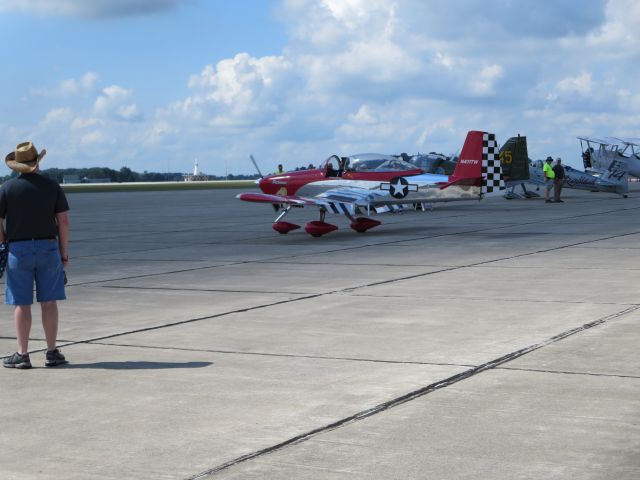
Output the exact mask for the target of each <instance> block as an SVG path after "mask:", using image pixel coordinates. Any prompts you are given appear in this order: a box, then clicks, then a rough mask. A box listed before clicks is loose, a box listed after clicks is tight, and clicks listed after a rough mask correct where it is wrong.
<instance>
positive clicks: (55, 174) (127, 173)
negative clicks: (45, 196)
mask: <svg viewBox="0 0 640 480" xmlns="http://www.w3.org/2000/svg"><path fill="white" fill-rule="evenodd" d="M40 173H41V174H42V175H44V176H46V177H49V178H51V179H52V180H55V181H56V182H58V183H63V182H64V178H65V177H76V178H77V179H78V180H79V181H81V182H87V183H88V182H91V181H95V180H105V181H110V182H116V183H124V182H180V181H182V179H183V174H182V173H181V172H165V173H159V172H147V171H146V170H145V171H144V172H142V173H139V172H134V171H133V170H131V169H130V168H129V167H122V168H121V169H120V170H114V169H112V168H108V167H91V168H47V169H45V170H42V171H41V172H40ZM17 175H18V174H17V173H16V172H13V173H12V174H11V175H6V176H5V177H4V178H3V179H2V181H3V182H5V181H7V180H9V179H10V178H12V177H16V176H17ZM207 177H208V180H250V179H254V178H258V176H257V175H232V174H229V175H227V176H217V175H207Z"/></svg>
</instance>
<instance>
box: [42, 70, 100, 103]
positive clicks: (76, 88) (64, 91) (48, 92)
mask: <svg viewBox="0 0 640 480" xmlns="http://www.w3.org/2000/svg"><path fill="white" fill-rule="evenodd" d="M98 81H99V77H98V75H97V74H96V73H94V72H87V73H85V74H84V75H83V76H82V77H80V78H78V79H76V78H66V79H64V80H62V81H60V83H59V84H58V86H57V87H56V88H40V89H34V90H32V91H31V94H32V95H36V96H45V97H72V96H77V95H89V94H91V93H93V90H94V88H95V86H96V84H97V82H98Z"/></svg>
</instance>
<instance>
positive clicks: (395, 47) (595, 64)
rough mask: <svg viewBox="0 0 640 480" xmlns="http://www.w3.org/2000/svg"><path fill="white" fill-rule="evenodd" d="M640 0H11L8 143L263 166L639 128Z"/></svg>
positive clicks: (552, 149) (567, 154) (546, 149)
mask: <svg viewBox="0 0 640 480" xmlns="http://www.w3.org/2000/svg"><path fill="white" fill-rule="evenodd" d="M638 25H640V2H636V1H635V0H608V1H607V0H582V1H581V0H553V1H552V0H549V1H545V0H519V1H514V0H447V1H445V0H278V1H276V0H262V1H258V0H241V1H237V2H231V1H226V0H208V1H207V0H93V1H91V2H88V1H84V0H55V1H54V0H0V32H2V33H0V36H1V39H0V40H1V41H0V53H1V58H2V59H3V60H4V64H5V68H4V69H3V74H2V77H1V78H0V86H1V88H2V95H1V96H0V108H1V111H2V112H3V115H2V116H0V144H1V146H2V148H3V153H4V154H6V153H8V152H9V151H11V150H12V149H13V148H14V147H15V145H16V144H17V143H18V142H20V141H23V140H26V139H30V140H33V142H34V143H35V144H36V146H37V147H39V148H47V151H48V155H47V157H46V158H45V163H43V168H47V167H91V166H107V167H111V168H115V169H119V168H120V167H122V166H127V167H129V168H132V169H134V170H137V171H144V170H148V171H161V172H162V171H167V170H170V171H183V172H187V171H190V170H192V169H193V163H194V159H196V158H197V159H198V161H199V164H200V167H201V169H202V170H203V171H205V172H206V173H210V174H224V173H225V171H229V172H230V173H249V172H251V171H252V166H251V164H250V163H249V160H248V155H249V154H250V153H253V154H254V155H255V156H256V158H257V159H258V161H259V162H260V163H261V164H262V165H264V170H267V171H268V170H272V169H273V168H274V167H275V165H277V164H278V163H283V164H284V165H285V166H286V167H287V168H293V167H295V166H298V165H307V164H309V163H314V164H317V163H318V162H319V161H321V160H322V159H324V158H326V157H327V156H329V155H330V154H333V153H338V154H343V155H344V154H351V153H357V152H365V151H376V152H383V153H399V152H403V151H404V152H409V153H416V152H425V151H441V152H444V153H451V152H453V151H455V150H457V149H458V148H459V147H460V145H461V142H462V141H463V139H464V136H465V134H466V131H467V130H487V131H491V132H495V133H496V134H497V135H498V139H499V140H501V141H505V140H506V139H507V138H508V137H509V136H511V135H515V134H516V133H520V134H522V135H526V136H527V137H528V140H529V152H530V156H531V157H533V158H542V157H546V156H547V155H553V156H558V155H560V156H562V157H563V159H564V160H565V162H566V163H568V164H570V165H574V166H579V165H580V157H579V154H580V151H579V143H578V141H577V140H576V138H575V137H576V135H584V134H586V135H589V134H592V135H598V136H606V135H614V136H630V137H639V136H640V90H639V87H638V85H640V82H639V81H638V78H639V75H640V47H639V45H640V29H638Z"/></svg>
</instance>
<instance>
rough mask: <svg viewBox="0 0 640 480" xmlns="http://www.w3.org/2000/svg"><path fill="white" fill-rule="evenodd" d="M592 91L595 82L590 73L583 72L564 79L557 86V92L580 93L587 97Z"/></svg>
mask: <svg viewBox="0 0 640 480" xmlns="http://www.w3.org/2000/svg"><path fill="white" fill-rule="evenodd" d="M592 89H593V80H592V78H591V73H589V72H582V73H581V74H580V75H577V76H575V77H567V78H563V79H562V80H560V81H559V82H558V84H557V85H556V91H557V92H559V93H569V94H571V93H579V94H581V95H587V94H589V93H591V90H592Z"/></svg>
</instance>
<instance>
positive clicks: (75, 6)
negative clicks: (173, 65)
mask: <svg viewBox="0 0 640 480" xmlns="http://www.w3.org/2000/svg"><path fill="white" fill-rule="evenodd" d="M188 3H193V0H91V1H86V0H4V1H3V2H2V3H0V12H2V11H3V10H4V11H23V12H27V13H39V14H42V15H64V16H70V17H80V18H87V19H101V18H118V17H128V16H133V15H148V14H153V13H159V12H163V11H169V10H173V9H175V8H177V7H178V6H180V5H183V4H188Z"/></svg>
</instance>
